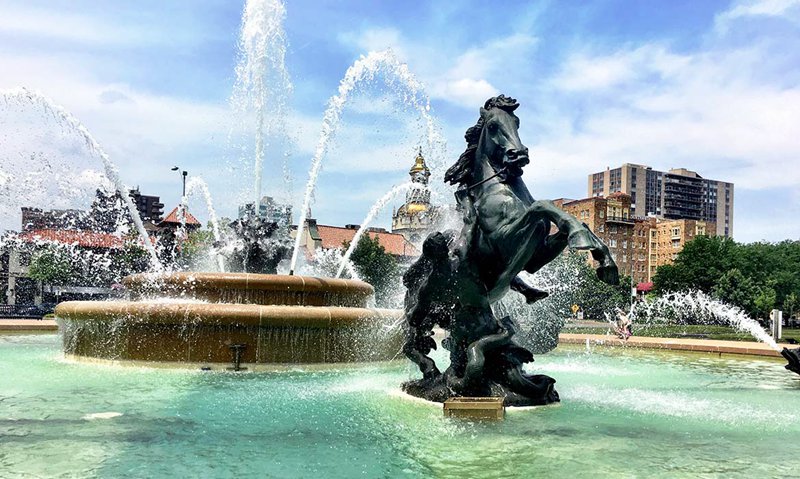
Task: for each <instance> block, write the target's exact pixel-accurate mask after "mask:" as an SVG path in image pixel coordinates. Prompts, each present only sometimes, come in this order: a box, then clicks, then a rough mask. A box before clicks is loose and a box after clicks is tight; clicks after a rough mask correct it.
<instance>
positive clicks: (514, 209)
mask: <svg viewBox="0 0 800 479" xmlns="http://www.w3.org/2000/svg"><path fill="white" fill-rule="evenodd" d="M517 107H519V104H518V103H517V101H516V100H514V99H513V98H508V97H505V96H503V95H500V96H498V97H494V98H490V99H489V100H487V101H486V104H485V105H484V107H483V108H481V110H480V114H481V116H480V119H479V120H478V123H477V124H476V125H475V126H473V127H472V128H470V129H468V130H467V132H466V134H465V139H466V140H467V149H466V151H465V152H464V153H463V154H462V155H461V157H460V158H459V159H458V161H457V162H456V164H454V165H453V166H452V167H450V169H449V170H448V171H447V173H446V175H445V181H447V182H449V183H451V184H454V185H458V190H457V192H456V201H457V203H458V207H459V209H460V211H461V212H462V214H463V218H464V223H463V227H462V229H461V231H460V232H458V233H456V232H454V231H446V232H443V233H441V232H440V233H434V234H432V235H430V236H428V238H427V239H426V240H425V242H424V244H423V248H422V249H423V253H422V256H420V258H419V259H418V260H417V261H416V262H415V263H414V264H413V265H412V266H411V268H409V270H408V272H406V274H405V275H404V277H403V281H404V284H405V286H406V287H407V288H408V291H407V293H406V300H405V326H406V344H405V346H404V349H403V351H404V353H405V354H406V355H407V356H408V357H409V358H410V359H411V360H412V361H414V362H415V363H417V364H418V365H419V368H420V370H421V371H422V373H423V377H422V379H420V380H414V381H409V382H406V383H405V384H403V389H404V390H405V391H406V392H408V393H410V394H412V395H415V396H419V397H424V398H426V399H429V400H433V401H444V400H446V399H447V398H449V397H452V396H502V397H505V404H506V405H534V404H547V403H550V402H554V401H558V394H557V393H556V391H555V390H554V389H553V383H555V380H554V379H552V378H550V377H548V376H544V375H528V374H525V373H524V372H523V370H522V365H523V364H524V363H526V362H530V361H533V355H532V354H531V353H530V352H529V351H528V350H526V349H525V348H523V347H522V346H520V345H519V344H517V343H516V342H515V341H514V337H513V336H514V333H515V328H514V323H513V321H512V319H511V318H509V317H505V318H499V319H498V318H496V317H495V316H494V314H493V312H492V303H494V302H496V301H498V300H499V299H501V298H502V297H503V296H504V295H505V294H506V293H507V292H508V290H509V289H511V290H514V291H516V292H519V293H521V294H523V295H524V296H525V298H526V300H527V301H528V303H533V302H535V301H538V300H540V299H543V298H545V297H546V296H547V293H546V292H544V291H539V290H537V289H535V288H532V287H531V286H529V285H527V284H526V283H525V282H524V281H523V280H522V279H521V278H519V277H518V276H517V275H518V274H519V273H520V272H521V271H523V270H524V271H527V272H529V273H534V272H536V271H538V270H539V269H541V268H542V267H543V266H544V265H546V264H547V263H549V262H550V261H552V260H553V259H555V258H556V257H557V256H558V255H559V254H560V253H561V252H562V251H563V250H564V248H566V247H567V246H569V247H571V248H574V249H579V250H588V251H590V252H591V255H592V257H593V258H594V259H595V260H597V261H599V267H598V268H597V274H598V276H599V277H600V279H601V280H603V281H605V282H607V283H611V284H617V283H618V282H619V277H618V271H617V266H616V264H615V263H614V260H613V259H612V257H611V254H610V252H609V250H608V248H607V247H606V246H605V244H603V242H602V241H601V240H600V239H599V238H598V237H597V236H595V235H594V234H593V233H592V232H591V230H589V228H588V227H587V226H586V225H585V224H583V223H581V222H580V221H578V220H577V219H576V218H575V217H573V216H572V215H570V214H568V213H566V212H564V211H562V210H560V209H558V208H556V207H555V206H554V205H553V204H552V203H551V202H549V201H536V200H534V199H533V197H532V196H531V194H530V192H528V189H527V187H526V186H525V183H524V182H523V181H522V178H521V175H522V168H523V167H524V166H525V165H527V164H528V162H529V158H528V149H527V148H526V147H525V146H524V145H523V144H522V142H521V141H520V139H519V135H518V129H519V118H517V116H516V115H515V114H514V111H515V110H516V109H517ZM552 224H554V225H555V226H556V231H555V232H554V233H552V234H551V232H550V231H551V225H552ZM436 325H439V326H440V327H442V328H444V329H445V330H447V331H448V332H449V336H448V337H447V338H446V339H445V340H444V342H443V346H444V347H445V348H446V349H448V350H449V351H450V367H449V368H448V369H447V370H446V371H445V372H444V373H442V372H440V371H439V369H438V368H437V367H436V364H435V362H434V361H433V360H432V359H431V358H430V357H428V354H429V353H430V351H431V350H432V349H435V348H436V343H435V341H434V340H433V338H432V336H433V328H434V326H436Z"/></svg>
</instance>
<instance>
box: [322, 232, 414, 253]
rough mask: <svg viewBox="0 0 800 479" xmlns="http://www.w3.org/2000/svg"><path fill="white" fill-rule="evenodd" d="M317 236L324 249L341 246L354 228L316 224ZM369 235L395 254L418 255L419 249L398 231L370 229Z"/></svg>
mask: <svg viewBox="0 0 800 479" xmlns="http://www.w3.org/2000/svg"><path fill="white" fill-rule="evenodd" d="M317 231H319V237H320V239H321V240H322V247H323V248H324V249H332V248H341V247H342V245H343V244H344V243H345V242H350V241H352V240H353V237H354V236H355V235H356V231H358V230H355V229H350V228H342V227H339V226H326V225H317ZM367 234H369V235H370V237H372V238H375V237H377V238H378V242H379V243H380V244H381V246H383V247H384V248H385V249H386V252H387V253H389V254H391V255H395V256H419V251H418V250H417V248H415V247H414V245H413V244H411V243H410V242H409V241H408V240H406V239H405V237H403V235H401V234H399V233H388V232H386V233H378V232H372V231H370V232H369V233H367Z"/></svg>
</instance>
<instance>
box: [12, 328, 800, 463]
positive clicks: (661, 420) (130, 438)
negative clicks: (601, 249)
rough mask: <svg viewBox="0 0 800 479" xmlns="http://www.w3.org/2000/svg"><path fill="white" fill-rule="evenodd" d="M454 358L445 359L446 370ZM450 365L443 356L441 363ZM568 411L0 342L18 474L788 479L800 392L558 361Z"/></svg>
mask: <svg viewBox="0 0 800 479" xmlns="http://www.w3.org/2000/svg"><path fill="white" fill-rule="evenodd" d="M441 359H442V360H444V358H441ZM437 360H439V358H437ZM533 366H534V367H535V369H536V370H537V371H541V372H543V373H547V374H554V375H555V376H557V377H558V387H559V392H560V393H561V397H562V401H563V402H562V403H561V404H559V405H557V406H548V407H544V408H535V409H516V410H511V411H510V412H509V413H508V414H507V417H506V420H505V421H503V422H499V423H470V422H464V421H460V420H452V419H445V418H444V417H442V411H441V405H440V404H435V405H434V404H430V403H426V402H422V401H420V400H417V399H412V398H410V397H408V396H404V395H403V394H402V393H401V392H400V390H399V388H398V384H400V383H401V382H402V381H403V380H404V379H407V378H408V377H409V376H410V375H411V374H413V372H412V371H411V369H409V368H407V367H406V366H405V364H404V363H392V364H389V363H379V364H374V365H369V366H362V367H356V368H347V369H345V368H342V369H328V370H310V369H303V368H296V369H292V370H287V371H283V372H273V373H238V374H233V373H208V372H201V371H188V370H163V369H150V368H132V367H127V368H125V367H115V366H98V365H92V364H73V363H68V362H65V361H64V360H63V359H62V354H61V352H60V346H59V342H58V339H57V337H56V336H55V335H42V336H0V370H2V371H3V374H2V375H0V405H1V407H0V442H2V448H1V452H0V471H3V473H2V475H3V476H4V477H20V476H22V477H28V476H31V477H167V476H169V477H201V476H202V477H208V476H209V474H210V475H212V476H213V477H221V478H222V477H326V478H337V477H342V478H352V477H356V476H361V477H488V476H491V477H536V476H537V475H538V476H542V477H544V476H547V477H589V476H592V477H634V476H638V477H664V476H669V477H675V476H681V477H685V476H692V477H697V476H701V475H707V476H722V477H731V476H739V477H778V476H791V475H793V474H796V471H797V470H800V458H798V457H797V455H796V454H794V452H795V451H794V450H793V449H791V446H790V444H791V441H793V439H794V438H797V437H798V434H800V414H798V413H797V410H796V408H793V407H791V405H792V404H793V403H794V402H795V400H796V398H797V395H798V393H799V392H800V382H799V381H798V380H797V379H796V378H795V377H794V376H791V375H787V374H786V372H785V371H784V370H783V366H782V364H781V362H780V361H777V360H774V361H773V360H766V359H753V358H750V357H748V358H739V357H733V356H730V357H723V358H719V357H717V356H711V355H700V354H676V353H661V352H654V351H641V350H630V349H623V350H615V351H612V350H608V349H596V350H594V351H590V352H587V351H586V350H584V349H583V348H566V349H565V348H563V347H559V348H558V349H557V350H556V351H554V352H553V353H550V354H548V355H545V356H540V357H537V361H536V363H534V365H533Z"/></svg>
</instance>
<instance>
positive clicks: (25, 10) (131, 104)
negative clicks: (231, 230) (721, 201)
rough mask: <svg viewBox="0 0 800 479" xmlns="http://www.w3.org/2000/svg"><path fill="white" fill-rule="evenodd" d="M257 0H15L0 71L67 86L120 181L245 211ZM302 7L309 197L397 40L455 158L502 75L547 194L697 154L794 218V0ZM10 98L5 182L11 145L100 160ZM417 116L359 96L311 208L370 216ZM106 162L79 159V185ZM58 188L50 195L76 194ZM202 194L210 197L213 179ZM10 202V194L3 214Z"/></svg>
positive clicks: (401, 168)
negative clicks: (249, 3) (241, 103)
mask: <svg viewBox="0 0 800 479" xmlns="http://www.w3.org/2000/svg"><path fill="white" fill-rule="evenodd" d="M243 5H244V4H243V2H235V1H229V0H224V1H223V0H219V1H212V0H202V1H200V0H198V1H189V0H186V1H180V2H170V1H140V2H104V3H103V6H102V8H98V4H97V2H95V1H71V2H55V1H51V2H41V1H31V0H27V1H16V2H10V1H2V0H0V12H2V15H0V71H2V72H3V74H2V75H0V89H7V88H13V87H19V86H26V87H29V88H31V89H35V90H39V91H40V92H42V93H43V94H45V95H47V96H49V97H51V98H52V99H53V100H54V101H55V102H56V103H58V104H61V105H63V106H64V107H65V108H66V109H67V110H69V111H71V112H72V113H73V114H75V115H76V116H77V117H78V118H79V119H80V120H81V121H82V122H83V123H84V124H85V125H86V127H87V128H88V129H89V130H90V131H91V132H92V133H93V135H94V136H95V138H96V139H97V140H98V142H99V143H100V144H101V145H103V147H104V148H105V149H106V150H107V151H108V153H109V155H110V156H111V158H112V159H113V160H114V161H115V162H116V163H117V165H118V166H119V169H120V173H121V176H122V178H123V180H124V181H125V182H126V184H128V185H131V186H135V185H139V186H140V188H141V190H142V192H143V193H146V194H157V195H160V196H161V197H162V199H163V200H164V202H165V203H166V204H167V205H168V208H169V207H171V206H174V205H175V204H176V203H177V201H178V197H179V193H180V184H179V181H180V179H179V177H178V175H176V174H175V173H173V172H171V171H169V168H170V167H172V166H173V165H176V164H177V165H180V166H181V167H182V168H185V169H187V170H188V171H189V173H190V175H193V176H201V177H203V178H204V179H205V180H206V181H207V182H208V183H209V186H210V189H211V192H212V195H213V196H214V198H215V205H216V208H217V210H218V212H219V213H220V214H222V215H225V216H233V215H235V210H236V205H237V204H238V203H239V202H241V201H242V200H243V199H246V198H248V197H249V196H248V195H249V194H250V191H251V189H252V179H251V177H250V175H249V172H248V171H247V168H248V163H247V161H242V158H240V157H241V156H242V154H241V153H240V152H239V151H237V150H236V149H235V148H234V147H233V145H232V142H231V140H230V139H229V138H230V136H231V129H232V126H231V125H233V124H234V123H235V117H234V115H233V114H232V113H231V111H230V108H229V106H228V100H229V97H230V95H231V91H232V88H233V84H234V80H235V73H234V68H235V66H236V61H237V49H236V41H237V36H238V30H239V27H240V23H241V15H242V9H243ZM286 10H287V16H286V22H285V29H286V35H287V39H288V43H289V46H288V53H287V68H288V70H289V74H290V75H291V80H292V83H293V85H294V91H293V94H292V97H291V98H290V101H289V106H290V115H289V116H290V118H289V119H288V121H287V125H288V128H289V130H290V132H291V135H292V138H293V140H294V142H293V145H292V148H291V156H290V160H289V161H290V164H291V170H292V176H293V178H294V180H293V182H292V185H291V193H290V195H291V201H292V203H294V204H295V205H299V204H300V203H301V198H300V196H301V193H302V190H303V185H304V184H305V181H306V178H307V171H308V167H309V162H310V159H311V157H312V154H313V148H314V145H315V143H316V140H317V136H318V134H319V128H320V123H321V118H322V114H323V112H324V109H325V105H326V102H327V100H328V98H329V97H330V96H331V95H333V94H335V93H336V88H337V86H338V83H339V81H340V79H341V78H342V75H343V74H344V72H345V71H346V69H347V68H348V67H349V66H350V65H351V64H352V63H353V62H354V61H355V60H357V59H358V58H359V56H360V55H362V54H366V53H367V52H369V51H370V50H379V49H383V48H386V47H391V48H392V49H393V50H394V51H395V53H396V54H397V55H398V56H399V57H400V58H401V59H402V60H403V61H405V62H407V63H408V66H409V68H410V70H411V71H412V72H413V73H414V74H415V75H416V76H417V78H418V79H419V80H420V81H421V82H422V83H424V84H425V86H426V91H427V93H428V95H429V96H430V98H431V106H432V113H433V114H434V116H435V117H436V118H437V120H438V122H439V124H440V126H441V129H442V132H443V133H444V135H445V137H446V139H447V142H448V153H447V158H448V161H451V160H455V158H457V156H458V154H459V153H460V152H461V151H462V149H463V147H464V144H463V138H462V135H463V132H464V130H465V129H466V128H467V127H469V126H471V125H472V124H474V122H475V120H476V119H477V109H478V107H479V106H480V105H481V104H482V102H483V101H484V100H485V99H486V98H487V97H488V96H491V95H494V94H497V93H505V94H508V95H511V96H514V97H515V98H518V99H519V100H520V102H521V104H522V106H521V107H520V109H519V110H518V114H519V116H520V117H521V119H522V127H521V130H520V135H521V138H522V140H523V142H524V143H525V144H526V145H527V146H528V147H529V148H530V150H531V154H532V163H531V165H530V166H529V167H528V168H527V171H526V174H525V179H526V181H527V182H528V184H529V187H530V189H531V191H532V193H533V195H534V196H535V197H537V198H557V197H571V198H578V197H583V196H585V195H586V176H587V174H588V173H591V172H593V171H600V170H602V169H605V167H607V166H610V167H614V166H618V165H619V164H621V163H623V162H632V163H642V164H647V165H650V166H652V167H654V168H657V169H669V168H673V167H686V168H690V169H694V170H696V171H698V172H699V173H700V174H701V175H703V176H705V177H710V178H714V179H720V180H726V181H733V182H734V183H735V185H736V203H735V218H734V235H735V238H736V239H737V240H740V241H756V240H761V239H766V240H770V241H778V240H782V239H786V238H790V239H799V238H798V237H800V222H798V220H797V218H798V216H799V214H800V194H798V186H800V166H798V161H797V160H798V154H799V153H800V135H798V132H800V126H798V125H800V0H750V1H734V2H728V1H725V2H722V1H719V2H718V1H710V0H708V1H706V0H704V1H700V2H699V1H670V2H634V1H624V2H623V1H595V2H583V1H573V2H569V1H558V2H480V1H450V2H374V1H347V2H345V1H319V0H318V1H291V2H288V4H287V5H286ZM6 113H7V112H6ZM14 118H15V116H14V115H11V116H9V115H6V116H5V117H2V118H0V130H3V129H5V134H4V135H1V136H0V155H5V158H6V159H3V160H0V161H3V163H0V182H2V176H1V175H2V174H3V173H2V171H1V170H2V168H3V164H5V169H6V173H5V174H6V175H7V176H8V175H9V174H11V175H13V174H14V173H15V171H14V168H15V167H16V168H19V166H20V164H21V163H20V162H19V161H17V162H16V163H15V162H14V160H9V159H8V158H12V157H13V158H17V157H21V156H19V150H20V149H26V148H27V149H31V150H34V152H40V153H41V155H40V156H42V157H56V156H59V155H60V158H59V161H55V160H53V161H52V162H51V163H53V164H55V163H58V164H59V165H60V166H59V167H57V168H54V170H53V171H55V173H54V174H55V175H56V176H58V175H59V171H62V170H63V171H64V172H65V174H66V172H68V171H83V170H84V169H92V168H93V169H99V163H98V162H97V160H96V159H93V158H91V157H88V155H86V154H84V153H82V152H80V151H78V150H79V149H77V150H76V148H75V147H74V145H72V147H70V148H66V147H64V146H53V145H52V142H50V141H49V140H48V141H45V140H44V139H42V135H40V134H33V133H31V131H32V130H35V129H36V128H35V127H32V126H30V124H28V123H25V120H24V115H19V118H17V119H16V120H15V119H14ZM15 122H18V123H19V124H15ZM416 124H417V118H416V116H415V115H414V113H413V112H412V111H409V110H408V109H403V108H401V107H400V106H398V104H397V103H396V101H395V100H394V99H393V97H392V96H391V95H388V94H386V93H385V92H384V91H383V89H382V88H380V86H376V87H372V88H368V89H366V91H364V92H362V93H360V94H359V95H357V96H356V97H355V98H354V100H353V103H352V105H351V107H349V108H347V109H346V110H345V112H344V114H343V116H342V126H341V129H340V131H339V134H338V135H337V137H336V140H335V141H334V143H333V144H332V147H331V150H330V152H329V154H328V156H327V157H326V158H325V159H324V166H323V172H322V174H321V177H320V183H319V188H318V193H317V195H316V202H315V204H314V206H313V207H312V212H313V215H314V216H315V217H317V218H318V220H319V221H320V222H321V223H327V224H345V223H360V222H361V221H362V218H363V217H364V216H365V215H366V213H367V211H368V210H369V207H370V205H371V204H372V202H373V201H375V200H376V199H377V198H378V197H380V196H381V195H382V194H383V193H384V192H386V191H387V190H389V189H390V188H391V187H392V186H393V185H396V184H399V183H402V182H404V181H405V180H406V178H407V176H406V172H407V171H408V168H409V167H410V165H411V163H412V161H413V156H414V150H415V148H416V145H417V144H419V143H420V142H421V141H422V139H421V138H420V133H419V129H418V128H416V126H415V125H416ZM21 125H28V126H21ZM50 127H52V126H50ZM9 132H10V133H9ZM246 133H247V132H246V131H245V132H244V134H246ZM26 135H27V136H26ZM23 137H26V138H27V141H23V140H21V139H20V138H23ZM273 143H274V142H273ZM268 153H269V155H270V156H269V157H268V160H267V164H266V167H267V168H268V171H269V172H270V174H268V175H267V176H268V177H267V178H265V184H264V190H265V191H264V193H265V194H275V195H276V196H285V193H284V191H285V190H286V188H285V187H283V185H282V183H281V181H280V179H279V177H280V174H278V173H277V170H278V169H279V168H280V166H279V165H280V162H281V159H280V157H279V156H280V151H279V148H277V147H274V146H273V147H272V148H271V149H269V150H268ZM0 158H2V157H0ZM25 165H26V166H29V165H33V166H32V168H38V164H37V163H35V162H34V163H25ZM231 165H233V166H231ZM59 168H61V170H59ZM92 181H96V177H94V176H92V175H88V174H87V175H85V181H84V183H81V187H84V188H85V189H91V188H90V187H89V186H90V185H91V184H92ZM0 186H2V185H0ZM53 196H56V195H50V196H48V197H47V198H42V197H38V198H36V199H37V200H38V201H40V202H41V203H44V204H43V206H63V205H64V204H63V202H59V201H58V200H57V199H54V197H53ZM32 198H33V197H32ZM48 202H49V203H48ZM395 204H396V205H399V204H400V200H398V201H396V202H395ZM16 206H18V205H15V207H16ZM192 211H193V212H195V213H196V214H197V215H198V216H199V217H201V218H205V217H206V214H205V208H204V206H203V204H202V203H201V202H200V201H199V200H198V199H193V201H192ZM388 213H389V212H387V213H386V214H384V215H383V216H382V217H381V219H380V223H381V225H383V226H388ZM16 221H18V220H17V219H16V218H13V217H12V215H8V214H6V215H5V217H4V218H0V226H1V227H6V228H18V226H17V225H15V222H16Z"/></svg>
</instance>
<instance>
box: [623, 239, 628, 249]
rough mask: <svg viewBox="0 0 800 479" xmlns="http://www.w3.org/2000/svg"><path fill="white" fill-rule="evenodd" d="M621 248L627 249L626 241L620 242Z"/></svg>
mask: <svg viewBox="0 0 800 479" xmlns="http://www.w3.org/2000/svg"><path fill="white" fill-rule="evenodd" d="M622 247H623V248H625V249H627V248H628V240H622Z"/></svg>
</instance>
